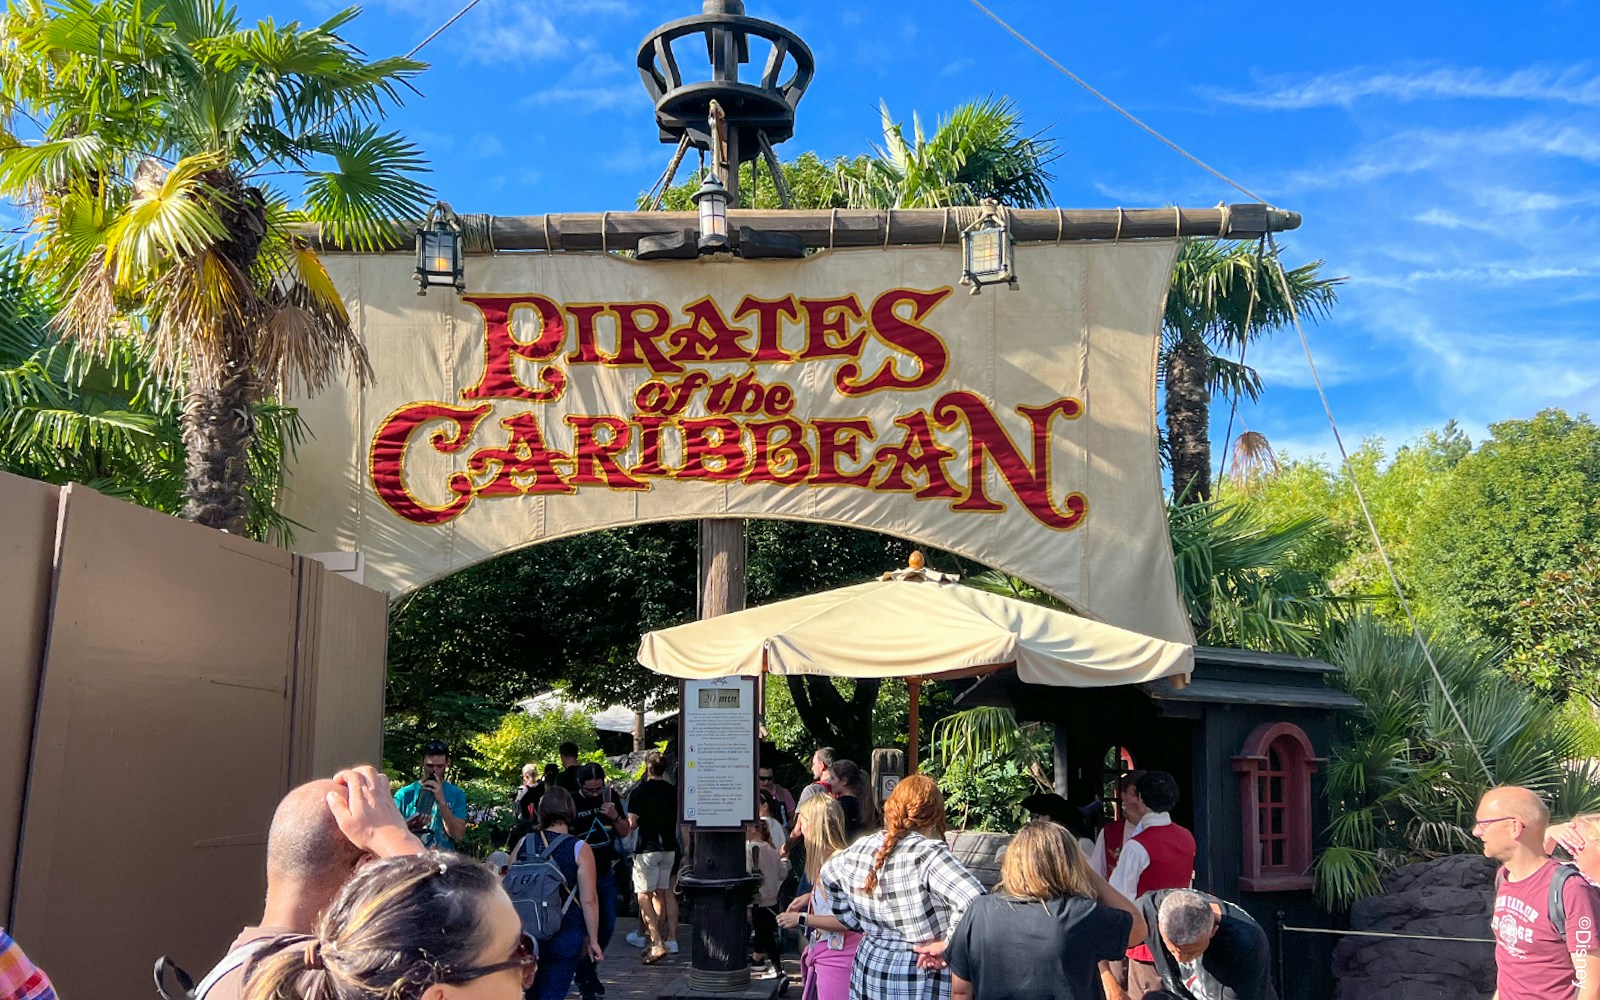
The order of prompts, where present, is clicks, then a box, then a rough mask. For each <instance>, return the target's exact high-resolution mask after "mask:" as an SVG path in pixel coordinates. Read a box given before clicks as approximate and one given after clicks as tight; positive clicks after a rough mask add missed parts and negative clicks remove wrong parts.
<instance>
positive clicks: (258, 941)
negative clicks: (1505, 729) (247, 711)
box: [0, 743, 1600, 1000]
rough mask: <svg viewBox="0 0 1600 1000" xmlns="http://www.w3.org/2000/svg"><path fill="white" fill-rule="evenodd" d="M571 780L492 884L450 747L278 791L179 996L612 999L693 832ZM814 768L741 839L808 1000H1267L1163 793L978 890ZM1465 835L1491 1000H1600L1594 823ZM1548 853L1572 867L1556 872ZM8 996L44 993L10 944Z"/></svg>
mask: <svg viewBox="0 0 1600 1000" xmlns="http://www.w3.org/2000/svg"><path fill="white" fill-rule="evenodd" d="M569 750H570V753H569V752H568V751H569ZM562 758H563V760H562V764H561V766H559V767H554V766H553V767H550V768H546V769H544V770H543V771H542V772H541V771H540V770H539V769H538V768H537V767H530V768H529V769H526V770H525V771H524V782H523V786H522V787H521V788H520V789H519V790H518V792H517V793H516V795H515V801H516V802H517V803H518V804H519V809H523V810H526V812H525V814H521V815H519V816H518V826H517V828H516V829H515V830H514V831H513V837H512V842H511V843H510V844H509V847H510V850H509V852H497V855H496V856H493V857H491V858H490V859H489V860H488V861H487V862H485V861H479V860H475V859H471V858H468V857H466V856H464V855H461V854H459V853H456V852H455V850H454V847H455V846H456V845H457V844H458V843H459V842H460V839H461V837H462V834H463V832H464V830H463V826H462V820H461V817H463V816H464V815H465V814H466V804H465V797H464V794H463V793H462V792H461V789H460V788H458V787H457V786H455V785H453V784H451V783H450V782H449V781H447V780H446V778H445V775H446V773H447V771H448V768H449V751H448V748H446V747H444V746H443V745H441V744H432V743H430V744H428V745H427V746H425V747H424V749H423V754H422V758H421V761H420V766H419V774H420V776H419V778H418V780H417V781H415V782H412V783H411V784H408V785H405V786H403V787H401V788H400V789H398V790H394V791H392V792H391V789H390V786H389V780H388V778H387V777H385V776H384V775H383V774H382V773H380V772H378V771H376V770H375V769H374V768H372V767H370V766H359V767H354V768H350V769H348V770H344V771H341V772H339V773H338V774H336V775H334V776H333V777H332V778H330V779H325V780H319V781H313V782H310V783H308V784H305V785H302V786H300V787H298V788H295V789H293V790H291V791H290V792H289V794H288V795H287V796H285V797H284V799H283V800H282V801H281V802H280V803H279V805H278V808H277V810H276V812H275V813H274V815H273V817H272V823H271V827H270V829H269V832H268V838H267V851H266V874H267V894H266V899H265V902H264V905H263V908H262V913H261V916H260V918H259V919H258V921H257V922H256V923H254V924H252V925H250V926H247V927H245V928H244V929H243V930H242V931H241V932H240V933H239V935H238V936H237V937H236V938H235V940H234V942H233V944H232V945H231V946H230V948H229V952H228V954H227V955H226V956H225V957H223V958H222V960H221V961H219V962H218V963H217V964H216V966H215V967H214V968H212V969H211V971H210V972H209V973H208V974H207V975H206V976H205V977H204V978H203V979H202V980H201V981H200V983H199V984H197V985H195V986H194V987H193V989H192V990H190V991H189V992H188V993H187V996H189V997H191V998H193V1000H364V998H380V997H381V998H385V1000H517V998H522V1000H534V998H537V1000H560V998H563V997H565V996H567V994H568V992H569V991H570V989H571V988H572V986H573V984H574V983H576V985H577V987H578V991H579V993H580V995H581V996H583V997H585V998H588V997H593V996H599V995H603V994H604V993H605V986H604V983H603V982H602V981H601V979H600V977H599V971H598V970H599V966H600V963H602V962H603V961H605V958H606V948H607V946H608V944H609V940H610V935H611V932H612V928H613V926H614V924H615V919H616V893H615V891H614V878H615V876H614V874H613V872H614V869H615V865H616V861H617V858H618V857H620V856H621V855H622V854H623V853H624V852H626V853H628V854H631V858H632V865H631V868H632V873H631V877H632V880H633V889H634V894H635V897H636V899H637V901H638V905H639V915H640V931H639V932H638V934H637V936H634V935H630V937H629V943H630V944H633V945H635V946H637V947H639V948H640V949H641V950H642V952H643V957H642V961H644V962H645V963H647V964H654V963H655V962H658V961H660V959H661V958H662V956H664V955H666V954H670V953H672V952H674V951H676V949H677V943H676V937H677V926H676V924H677V918H678V914H677V903H676V898H675V892H674V889H673V880H672V872H673V869H674V863H675V857H676V855H677V854H678V852H679V850H680V848H681V847H682V846H683V844H682V841H681V838H682V836H683V835H684V833H685V832H686V830H685V828H683V827H681V826H680V824H679V822H678V816H677V801H678V800H677V793H676V789H675V788H674V787H673V785H672V783H671V777H672V775H671V774H670V768H671V762H670V760H669V759H668V758H667V757H665V756H664V755H662V754H661V753H659V752H651V753H649V754H647V755H646V756H645V758H644V768H643V774H642V776H641V780H640V781H639V782H638V783H636V784H635V785H634V786H633V787H632V788H631V789H630V790H629V794H628V796H627V798H626V801H625V802H624V801H623V799H622V798H621V797H620V796H617V795H616V794H615V793H614V792H613V791H612V790H611V788H610V787H609V785H608V783H607V781H606V777H605V773H604V770H603V769H602V768H601V766H600V765H599V764H593V763H585V764H580V763H579V762H578V760H577V748H576V747H564V748H562ZM811 763H812V780H811V781H810V782H809V783H808V784H807V785H806V786H805V787H804V788H803V789H801V790H800V793H799V795H798V797H796V796H794V795H791V794H789V793H788V792H787V791H786V790H785V789H782V788H780V787H778V786H777V785H776V783H775V782H774V780H773V771H772V770H771V769H769V768H767V767H765V766H763V767H762V768H761V769H760V770H759V772H758V775H759V783H760V787H759V789H758V791H757V797H758V800H759V802H760V804H761V805H760V816H759V817H758V818H756V819H753V820H752V821H750V822H749V823H747V824H746V828H745V837H746V843H747V845H748V848H749V868H750V871H751V872H752V873H754V874H758V875H759V886H758V887H757V888H756V890H755V893H754V898H753V899H752V901H751V924H752V929H753V944H754V952H753V954H754V955H755V956H756V957H757V959H758V962H759V970H760V971H761V972H764V973H766V974H769V975H780V974H781V972H780V971H779V970H780V969H781V962H782V953H783V947H784V944H783V933H782V932H783V931H798V932H799V933H800V935H801V936H802V945H801V954H800V967H801V970H802V981H803V1000H946V998H952V1000H975V998H976V1000H1098V998H1101V997H1106V998H1110V1000H1121V998H1124V997H1133V998H1139V1000H1276V994H1275V992H1274V989H1273V985H1272V980H1271V976H1270V974H1269V970H1270V968H1271V961H1270V949H1269V945H1268V941H1267V937H1266V934H1265V933H1264V932H1263V930H1262V928H1261V927H1260V926H1259V925H1258V924H1257V923H1256V921H1255V920H1254V919H1253V918H1252V917H1251V916H1250V915H1249V914H1248V913H1247V912H1246V911H1245V910H1244V909H1243V908H1241V907H1239V906H1237V905H1235V904H1234V903H1232V902H1230V901H1227V900H1224V899H1219V898H1217V897H1215V896H1212V895H1210V894H1208V893H1205V892H1201V891H1198V890H1196V889H1194V888H1192V887H1191V882H1192V879H1193V870H1194V859H1195V840H1194V837H1193V835H1192V834H1190V833H1189V831H1187V830H1185V829H1183V828H1182V827H1181V826H1179V825H1178V824H1176V823H1174V822H1173V820H1172V816H1171V812H1172V809H1173V807H1174V806H1176V805H1177V804H1178V795H1179V790H1178V785H1177V782H1176V781H1175V780H1174V779H1173V777H1172V776H1171V775H1170V774H1167V773H1165V772H1162V771H1136V772H1132V773H1130V774H1128V775H1126V776H1124V777H1123V778H1122V779H1121V781H1120V783H1119V787H1118V793H1119V794H1118V797H1119V799H1120V803H1121V811H1120V815H1118V816H1117V817H1115V818H1114V819H1113V821H1112V822H1109V823H1106V824H1105V825H1104V826H1102V827H1101V828H1099V829H1095V828H1094V827H1095V826H1096V825H1097V824H1095V823H1094V822H1093V818H1094V816H1095V815H1096V814H1098V812H1099V807H1098V805H1097V804H1091V807H1090V808H1087V809H1080V808H1074V807H1072V806H1071V805H1070V804H1068V803H1067V802H1066V801H1065V800H1064V799H1062V798H1061V797H1060V796H1056V795H1052V794H1048V793H1047V794H1043V795H1037V796H1033V797H1031V798H1030V799H1029V800H1028V801H1027V803H1026V804H1027V806H1028V808H1030V809H1031V810H1032V811H1033V812H1035V813H1036V818H1034V819H1033V820H1032V821H1030V822H1028V823H1026V824H1025V825H1024V826H1022V828H1021V829H1020V830H1018V831H1017V833H1016V834H1015V836H1014V837H1012V838H1011V840H1010V842H1009V844H1008V846H1007V847H1006V849H1005V851H1004V853H1003V856H1002V858H1001V862H1000V879H999V882H998V884H997V885H996V886H995V887H994V888H993V890H992V891H989V890H986V888H985V886H984V885H983V883H982V882H980V881H979V880H978V878H976V877H975V876H974V875H973V874H972V873H971V872H970V871H968V870H967V868H966V867H964V866H963V865H962V864H961V862H960V861H959V860H958V859H957V857H956V856H955V854H954V853H953V852H952V851H951V848H950V847H949V845H948V844H947V842H946V838H945V832H946V822H947V821H946V815H945V806H944V799H943V797H942V795H941V794H940V791H939V789H938V786H937V785H936V784H935V782H934V781H933V780H932V779H930V778H928V777H926V776H924V775H920V774H912V775H909V776H907V777H905V778H904V779H903V780H901V781H899V783H898V784H897V785H896V786H895V788H894V790H893V791H892V793H891V794H890V795H889V796H888V798H887V799H886V800H885V801H884V802H883V804H882V811H881V814H880V813H879V811H878V809H877V807H876V804H875V803H874V801H873V797H872V795H871V793H870V790H869V789H868V787H867V785H866V782H865V780H864V778H863V775H862V773H861V769H860V768H859V767H857V766H856V765H855V764H854V763H853V762H850V761H846V760H839V759H835V757H834V755H833V752H832V751H831V750H828V749H827V748H823V749H820V750H818V751H817V753H816V754H815V756H814V757H813V758H812V762H811ZM1474 821H1475V822H1474V826H1473V828H1472V829H1473V833H1474V834H1475V835H1476V836H1477V837H1479V838H1480V839H1481V841H1482V844H1483V851H1484V853H1485V854H1486V855H1488V856H1489V857H1490V858H1492V859H1494V860H1496V861H1498V862H1499V863H1500V867H1499V870H1498V874H1497V876H1496V880H1495V896H1494V903H1493V917H1492V923H1491V927H1492V930H1493V933H1494V938H1495V940H1496V943H1497V946H1496V959H1497V965H1498V990H1497V993H1496V997H1497V1000H1600V974H1597V973H1600V970H1594V971H1593V972H1591V970H1590V969H1589V968H1588V953H1589V950H1590V948H1591V947H1592V944H1593V933H1594V921H1595V919H1596V917H1597V916H1600V888H1597V883H1600V815H1594V814H1590V815H1582V816H1578V817H1575V818H1574V819H1573V820H1571V821H1569V822H1566V823H1561V824H1555V825H1552V824H1551V823H1550V816H1549V812H1548V809H1547V808H1546V806H1545V804H1544V803H1543V801H1542V800H1541V799H1540V798H1539V796H1538V795H1536V794H1535V793H1533V792H1531V791H1529V790H1527V789H1524V788H1517V787H1501V788H1495V789H1491V790H1490V791H1489V792H1488V793H1486V794H1485V795H1484V796H1483V798H1482V800H1481V802H1480V803H1479V806H1478V809H1477V814H1476V816H1475V817H1474ZM1557 848H1562V849H1564V850H1566V851H1567V852H1569V853H1570V854H1571V855H1572V857H1573V858H1574V859H1575V862H1576V863H1575V864H1566V863H1562V862H1559V861H1557V860H1556V859H1555V858H1554V857H1552V851H1553V850H1555V849H1557ZM791 859H795V861H794V863H793V864H791ZM791 868H792V870H793V876H794V878H793V883H790V882H788V881H787V880H786V876H787V875H788V874H789V873H790V871H791ZM530 872H535V873H538V874H537V876H536V877H533V876H530V877H519V873H521V874H522V875H527V873H530ZM791 884H793V891H792V892H790V891H789V890H788V886H789V885H791ZM530 885H532V886H538V885H551V886H554V887H556V888H557V889H559V890H560V891H558V892H554V893H551V894H550V895H548V896H541V895H540V894H539V893H537V892H532V893H530V892H529V891H527V887H528V886H530ZM530 904H538V906H544V907H545V909H543V910H540V909H539V908H538V906H534V907H533V908H531V909H530ZM0 989H4V990H6V991H7V992H3V993H0V996H4V997H7V998H10V997H16V998H19V1000H53V998H54V995H55V994H54V992H53V991H52V989H51V986H50V981H49V979H48V977H47V976H45V975H44V973H43V972H42V971H41V970H39V969H37V968H36V967H34V966H33V965H32V964H31V963H28V962H27V959H26V957H25V956H23V955H22V953H21V950H20V949H19V948H17V947H16V945H15V942H13V941H11V939H10V938H8V937H6V936H5V935H4V933H3V932H0Z"/></svg>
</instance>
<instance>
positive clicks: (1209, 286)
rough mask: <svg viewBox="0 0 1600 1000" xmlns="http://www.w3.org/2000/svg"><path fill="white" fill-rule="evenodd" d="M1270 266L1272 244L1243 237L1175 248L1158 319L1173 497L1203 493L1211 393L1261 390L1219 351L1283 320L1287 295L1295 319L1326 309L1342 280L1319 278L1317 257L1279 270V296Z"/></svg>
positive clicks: (1273, 264)
mask: <svg viewBox="0 0 1600 1000" xmlns="http://www.w3.org/2000/svg"><path fill="white" fill-rule="evenodd" d="M1278 266H1279V265H1278V257H1277V251H1276V250H1270V251H1268V250H1264V249H1258V248H1257V247H1255V246H1253V245H1251V244H1248V243H1231V244H1230V243H1222V242H1220V241H1216V240H1186V241H1185V242H1184V244H1183V248H1182V249H1181V250H1180V251H1179V252H1178V263H1177V265H1176V267H1174V269H1173V273H1172V286H1171V288H1170V289H1169V290H1168V292H1167V310H1166V315H1165V316H1164V317H1163V320H1162V325H1161V355H1162V356H1161V374H1162V378H1163V379H1164V380H1165V382H1166V410H1167V449H1168V453H1169V454H1170V456H1171V461H1172V495H1173V497H1174V499H1175V500H1176V502H1178V503H1180V504H1188V503H1203V502H1205V501H1206V500H1209V499H1210V498H1211V393H1212V392H1213V391H1216V390H1221V391H1222V392H1223V393H1224V394H1226V395H1228V396H1232V397H1233V398H1235V399H1238V398H1239V397H1241V396H1249V397H1250V399H1251V400H1256V399H1258V398H1260V395H1261V377H1260V376H1259V375H1257V374H1256V372H1255V370H1254V369H1252V368H1250V367H1248V366H1247V365H1244V364H1241V363H1240V362H1237V361H1233V360H1230V359H1229V358H1226V357H1223V356H1222V355H1223V354H1238V353H1239V352H1240V351H1241V350H1242V349H1243V348H1244V346H1245V345H1247V344H1248V343H1249V342H1250V341H1253V340H1255V339H1257V338H1259V337H1261V336H1262V335H1264V334H1266V333H1270V332H1272V331H1273V330H1277V329H1279V328H1282V327H1284V326H1287V325H1289V324H1290V323H1291V321H1292V316H1291V312H1290V303H1291V302H1292V303H1293V306H1294V311H1295V312H1297V313H1298V314H1299V315H1300V316H1301V317H1302V318H1316V317H1318V316H1322V315H1326V314H1327V312H1328V310H1329V309H1331V308H1332V306H1333V303H1334V299H1335V298H1336V296H1337V293H1336V291H1335V286H1337V285H1338V284H1339V283H1340V282H1342V281H1343V280H1344V279H1343V278H1324V277H1322V276H1321V268H1322V261H1320V260H1319V261H1312V262H1311V263H1309V264H1302V265H1300V266H1299V267H1296V268H1292V269H1285V272H1284V276H1285V277H1286V278H1287V279H1288V286H1289V298H1287V299H1286V298H1285V297H1284V294H1283V286H1282V284H1280V282H1279V280H1278V275H1277V270H1278Z"/></svg>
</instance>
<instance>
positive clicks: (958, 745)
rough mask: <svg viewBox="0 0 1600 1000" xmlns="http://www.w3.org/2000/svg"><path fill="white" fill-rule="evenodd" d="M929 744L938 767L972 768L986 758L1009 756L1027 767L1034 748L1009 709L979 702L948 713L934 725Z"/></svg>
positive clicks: (1031, 760) (1032, 757)
mask: <svg viewBox="0 0 1600 1000" xmlns="http://www.w3.org/2000/svg"><path fill="white" fill-rule="evenodd" d="M928 745H929V750H930V751H931V757H932V759H933V763H934V765H935V766H937V767H939V768H941V769H949V768H950V767H952V766H956V767H962V768H964V769H966V770H969V771H970V770H971V769H973V768H976V767H978V766H979V764H980V763H981V762H982V761H983V760H985V759H1001V758H1008V759H1013V760H1016V761H1017V762H1018V763H1019V764H1022V765H1023V766H1026V765H1027V764H1029V763H1032V762H1033V761H1034V753H1033V748H1032V746H1031V745H1030V744H1029V742H1028V740H1027V738H1026V737H1025V736H1024V734H1023V732H1022V726H1021V725H1020V724H1019V723H1018V722H1017V716H1016V713H1015V712H1013V711H1012V710H1011V709H1009V708H1003V707H998V706H992V705H980V706H977V707H976V708H969V709H966V710H964V711H960V712H955V713H953V714H951V715H947V716H945V717H944V718H942V719H940V720H939V721H938V722H937V723H935V724H934V727H933V731H932V732H931V733H929V735H928Z"/></svg>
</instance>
